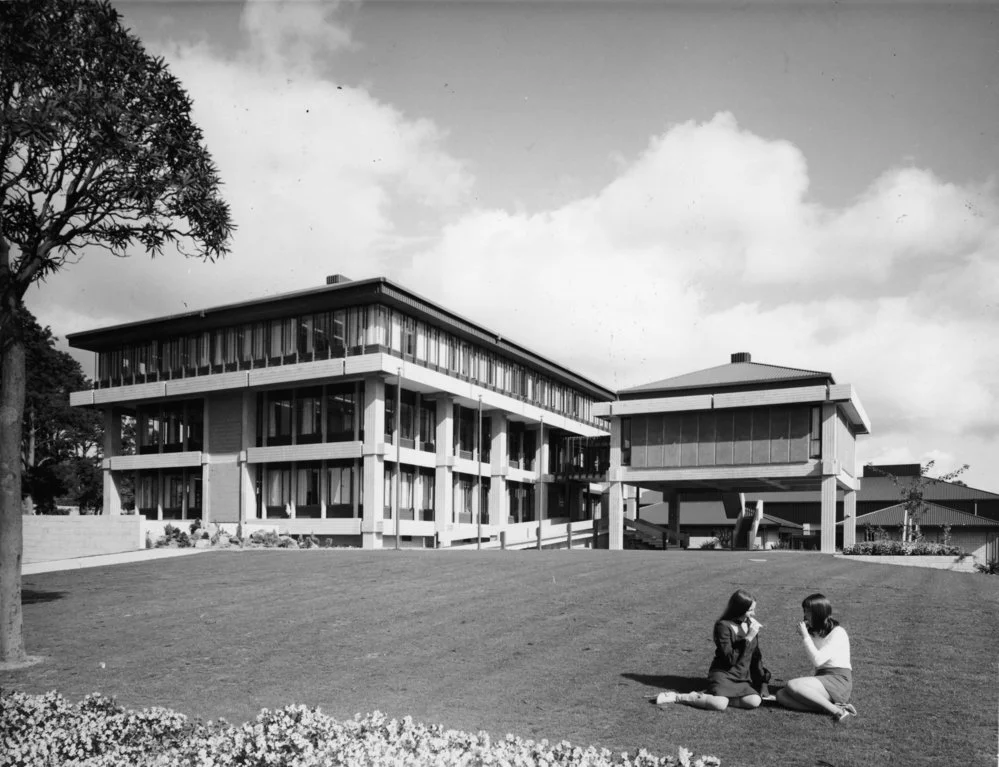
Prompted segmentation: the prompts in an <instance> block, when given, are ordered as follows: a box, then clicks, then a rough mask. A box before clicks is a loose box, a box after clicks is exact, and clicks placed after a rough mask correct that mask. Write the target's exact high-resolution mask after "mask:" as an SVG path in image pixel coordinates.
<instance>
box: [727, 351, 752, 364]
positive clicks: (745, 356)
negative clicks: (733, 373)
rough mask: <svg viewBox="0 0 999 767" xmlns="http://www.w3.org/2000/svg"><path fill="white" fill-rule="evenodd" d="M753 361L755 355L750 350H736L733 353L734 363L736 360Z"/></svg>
mask: <svg viewBox="0 0 999 767" xmlns="http://www.w3.org/2000/svg"><path fill="white" fill-rule="evenodd" d="M752 361H753V355H751V354H750V353H749V352H736V353H735V354H733V355H732V363H733V364H734V363H736V362H752Z"/></svg>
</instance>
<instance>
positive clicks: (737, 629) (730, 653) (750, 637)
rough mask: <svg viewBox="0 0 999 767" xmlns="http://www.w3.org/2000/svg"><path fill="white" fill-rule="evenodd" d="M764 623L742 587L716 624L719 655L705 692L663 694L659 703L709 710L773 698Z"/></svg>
mask: <svg viewBox="0 0 999 767" xmlns="http://www.w3.org/2000/svg"><path fill="white" fill-rule="evenodd" d="M761 628H762V624H761V623H760V622H759V621H757V620H756V600H755V599H753V597H752V596H751V595H750V594H749V593H747V592H745V591H743V590H742V589H739V590H738V591H736V592H735V593H734V594H733V595H732V596H731V597H730V598H729V600H728V607H726V608H725V612H724V613H722V616H721V618H719V619H718V621H717V622H716V623H715V629H714V635H715V657H714V660H712V661H711V667H710V668H709V669H708V686H707V688H706V689H705V691H704V692H688V693H679V692H674V691H672V690H667V691H666V692H661V693H659V696H658V697H657V698H656V704H657V705H660V706H661V705H664V704H667V703H684V704H686V705H688V706H693V707H694V708H703V709H706V710H708V711H724V710H725V709H726V708H728V707H729V706H730V705H731V706H735V707H736V708H757V707H758V706H759V705H760V703H761V702H762V701H763V699H764V698H767V699H770V697H769V691H768V689H767V682H769V681H770V672H769V671H767V669H766V668H764V667H763V655H762V654H761V653H760V645H759V640H758V639H757V635H758V634H759V633H760V629H761Z"/></svg>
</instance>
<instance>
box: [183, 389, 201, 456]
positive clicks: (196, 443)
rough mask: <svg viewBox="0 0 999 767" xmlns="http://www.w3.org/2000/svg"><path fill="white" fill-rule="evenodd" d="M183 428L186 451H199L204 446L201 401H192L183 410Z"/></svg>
mask: <svg viewBox="0 0 999 767" xmlns="http://www.w3.org/2000/svg"><path fill="white" fill-rule="evenodd" d="M184 427H185V429H186V431H187V435H186V436H187V447H186V448H185V449H187V450H201V449H202V448H203V447H204V444H205V405H204V401H203V400H200V399H199V400H192V401H190V402H188V403H187V406H186V408H185V409H184Z"/></svg>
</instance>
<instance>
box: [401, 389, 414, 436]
mask: <svg viewBox="0 0 999 767" xmlns="http://www.w3.org/2000/svg"><path fill="white" fill-rule="evenodd" d="M401 396H402V410H401V411H400V415H399V429H400V435H399V438H400V440H401V442H400V443H399V444H400V445H402V446H403V447H410V448H411V447H415V446H416V437H415V434H416V431H415V429H416V395H415V394H414V393H413V392H411V391H406V390H405V389H403V391H402V395H401Z"/></svg>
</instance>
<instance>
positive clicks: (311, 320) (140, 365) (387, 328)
mask: <svg viewBox="0 0 999 767" xmlns="http://www.w3.org/2000/svg"><path fill="white" fill-rule="evenodd" d="M377 350H384V351H388V352H391V353H395V354H398V355H400V356H403V357H405V358H409V359H412V360H414V361H416V362H421V363H423V364H426V365H428V366H430V367H434V368H438V369H441V370H444V371H447V372H449V373H451V374H453V375H457V376H461V377H464V378H466V379H468V380H471V381H475V382H477V383H480V384H482V385H485V386H489V387H493V388H495V389H497V390H499V391H501V392H504V393H507V394H510V395H513V396H516V397H520V398H523V399H525V400H527V401H528V402H531V403H533V404H536V405H538V406H540V407H543V408H547V409H549V410H553V411H555V412H558V413H562V414H564V415H566V416H569V417H571V418H575V419H577V420H580V421H586V422H589V421H591V420H592V416H591V406H592V404H593V401H592V399H591V398H589V397H587V396H586V395H584V394H582V393H580V392H578V391H576V390H575V389H573V388H572V387H570V386H567V385H565V384H562V383H559V382H557V381H554V380H552V379H551V378H549V377H547V376H544V375H542V374H540V373H538V372H536V371H534V370H531V369H530V368H528V367H525V366H524V365H521V364H519V363H517V362H514V361H512V360H510V359H508V358H506V357H502V356H500V355H497V354H494V353H493V352H490V351H487V350H485V349H483V348H480V347H478V346H477V345H476V344H473V343H471V342H469V341H465V340H462V339H460V338H459V337H457V336H456V335H454V334H452V333H449V332H447V331H445V330H442V329H440V328H437V327H434V326H432V325H429V324H427V323H425V322H423V321H421V320H416V319H414V318H413V317H410V316H408V315H406V314H404V313H402V312H399V311H397V310H395V309H391V308H389V307H385V306H360V307H352V308H349V309H339V310H336V311H332V312H320V313H317V314H306V315H300V316H296V317H288V318H284V319H279V320H270V321H264V322H253V323H245V324H242V325H237V326H233V327H228V328H220V329H217V330H210V331H203V332H200V333H193V334H189V335H185V336H181V337H174V338H167V339H161V340H155V341H148V342H143V343H139V344H129V345H124V346H122V347H121V348H119V349H114V350H112V351H108V352H101V353H99V354H98V371H97V377H98V384H99V385H100V386H105V387H106V386H117V385H122V384H130V383H142V382H149V381H157V380H167V379H173V378H183V377H188V376H197V375H208V374H211V373H220V372H226V371H234V370H245V369H252V368H257V367H268V366H271V365H284V364H292V363H298V362H312V361H315V360H322V359H331V358H336V357H343V356H346V355H354V354H364V353H368V352H370V351H377Z"/></svg>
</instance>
